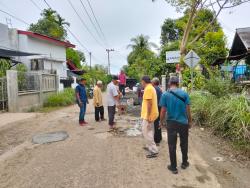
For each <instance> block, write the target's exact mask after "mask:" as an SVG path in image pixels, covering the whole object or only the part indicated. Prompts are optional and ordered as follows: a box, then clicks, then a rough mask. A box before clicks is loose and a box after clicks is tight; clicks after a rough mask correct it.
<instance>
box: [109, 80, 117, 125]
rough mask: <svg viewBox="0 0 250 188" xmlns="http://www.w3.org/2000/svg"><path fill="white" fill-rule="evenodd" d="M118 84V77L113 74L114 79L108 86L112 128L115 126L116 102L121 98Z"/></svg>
mask: <svg viewBox="0 0 250 188" xmlns="http://www.w3.org/2000/svg"><path fill="white" fill-rule="evenodd" d="M117 84H118V77H117V76H112V81H111V82H110V83H109V84H108V86H107V103H108V117H109V127H110V129H113V128H115V122H114V119H115V110H116V103H117V102H118V100H119V93H118V91H117V87H116V85H117Z"/></svg>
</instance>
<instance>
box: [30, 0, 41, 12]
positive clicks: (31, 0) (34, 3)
mask: <svg viewBox="0 0 250 188" xmlns="http://www.w3.org/2000/svg"><path fill="white" fill-rule="evenodd" d="M30 2H31V3H32V4H33V5H34V6H35V7H36V8H38V9H39V10H40V11H42V9H41V8H40V7H39V6H38V5H37V4H36V2H35V1H33V0H30Z"/></svg>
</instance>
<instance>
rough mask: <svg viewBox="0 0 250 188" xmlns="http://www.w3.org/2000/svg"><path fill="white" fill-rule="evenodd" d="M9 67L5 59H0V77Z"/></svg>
mask: <svg viewBox="0 0 250 188" xmlns="http://www.w3.org/2000/svg"><path fill="white" fill-rule="evenodd" d="M9 69H10V62H9V60H6V59H0V77H4V76H5V75H6V71H7V70H9Z"/></svg>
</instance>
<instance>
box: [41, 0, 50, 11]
mask: <svg viewBox="0 0 250 188" xmlns="http://www.w3.org/2000/svg"><path fill="white" fill-rule="evenodd" d="M43 1H44V3H45V4H46V5H47V6H48V7H49V8H51V9H52V7H51V6H50V5H49V3H48V2H47V1H46V0H43Z"/></svg>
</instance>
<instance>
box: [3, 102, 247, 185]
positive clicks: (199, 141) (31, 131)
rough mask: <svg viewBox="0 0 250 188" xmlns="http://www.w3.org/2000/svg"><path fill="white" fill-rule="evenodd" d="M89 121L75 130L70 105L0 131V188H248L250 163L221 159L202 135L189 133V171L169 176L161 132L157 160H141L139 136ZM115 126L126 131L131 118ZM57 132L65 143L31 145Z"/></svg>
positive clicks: (216, 144) (89, 115) (213, 143)
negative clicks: (110, 130) (37, 138)
mask: <svg viewBox="0 0 250 188" xmlns="http://www.w3.org/2000/svg"><path fill="white" fill-rule="evenodd" d="M93 116H94V114H93V110H92V109H91V108H89V110H88V111H87V120H88V122H89V125H88V126H86V127H80V126H78V124H77V117H78V108H77V107H76V106H71V107H67V108H64V109H61V110H58V111H55V112H51V113H48V114H37V115H36V116H35V117H31V118H29V119H25V120H22V121H18V122H14V123H9V124H7V125H4V126H1V127H0V187H1V188H4V187H8V188H9V187H10V188H12V187H17V188H40V187H41V188H45V187H46V188H54V187H69V188H73V187H79V188H88V187H89V188H136V187H140V188H172V187H173V188H249V175H250V167H249V162H248V161H247V160H245V161H244V162H242V163H239V162H238V161H237V159H236V158H235V157H234V155H228V153H230V152H226V155H225V152H224V151H225V150H226V149H225V148H226V147H224V146H223V143H221V144H219V143H220V141H219V140H217V139H216V138H214V137H213V136H211V135H208V134H207V133H206V131H201V130H200V129H199V128H194V129H192V130H191V136H190V151H189V154H190V163H191V166H190V168H189V169H187V170H185V171H183V170H180V171H179V174H178V175H172V174H171V173H170V172H168V171H167V170H166V166H167V164H168V162H169V159H168V152H167V143H166V133H164V134H163V135H164V142H163V143H162V144H161V146H160V155H159V158H157V159H146V158H145V153H144V151H143V150H142V146H143V139H142V138H141V137H140V136H138V137H127V136H124V135H113V134H110V133H108V132H107V130H108V127H107V123H106V122H102V123H96V122H94V119H93ZM117 121H118V126H119V127H127V126H129V124H130V117H124V116H123V117H122V118H118V120H117ZM62 130H63V131H67V132H68V134H69V138H68V139H67V140H65V141H62V142H56V143H51V144H44V145H34V144H32V142H31V140H32V136H33V135H35V134H38V133H46V132H51V131H62ZM178 157H179V160H180V155H178ZM214 157H221V158H214ZM213 158H214V159H213ZM216 159H217V160H218V161H216ZM221 160H222V161H221Z"/></svg>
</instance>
